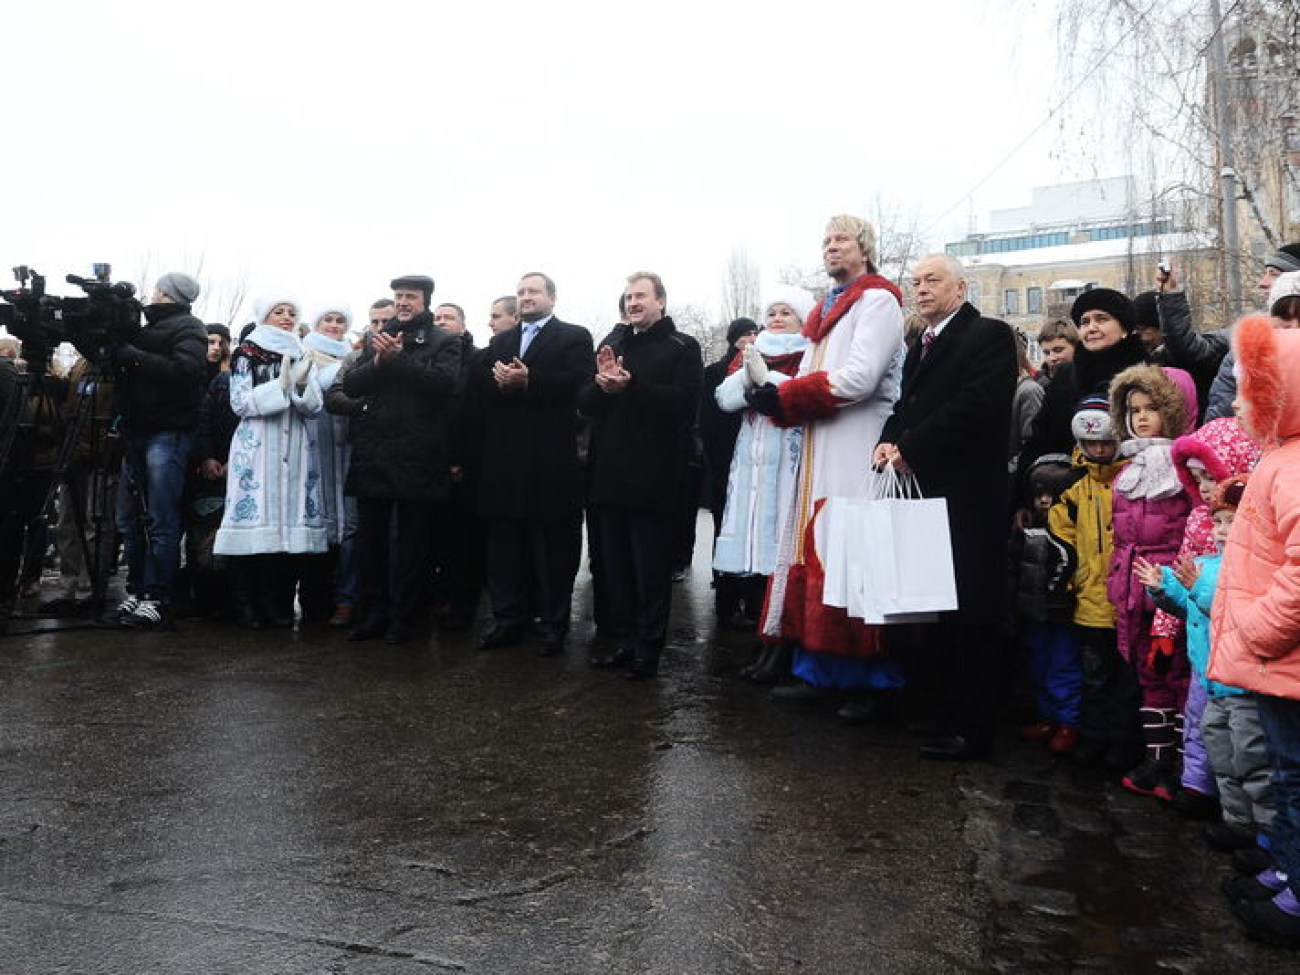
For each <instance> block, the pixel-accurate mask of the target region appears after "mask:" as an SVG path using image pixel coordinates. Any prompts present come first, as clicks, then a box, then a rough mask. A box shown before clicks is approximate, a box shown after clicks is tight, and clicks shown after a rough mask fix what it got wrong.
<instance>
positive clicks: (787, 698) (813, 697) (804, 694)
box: [772, 681, 835, 704]
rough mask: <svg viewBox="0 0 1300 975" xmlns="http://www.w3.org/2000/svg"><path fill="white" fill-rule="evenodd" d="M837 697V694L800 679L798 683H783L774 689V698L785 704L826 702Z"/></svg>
mask: <svg viewBox="0 0 1300 975" xmlns="http://www.w3.org/2000/svg"><path fill="white" fill-rule="evenodd" d="M834 699H835V695H833V694H830V693H828V692H827V691H824V690H822V689H821V688H820V687H813V685H812V684H806V683H804V682H803V681H799V683H797V684H783V685H782V686H781V687H778V688H776V689H775V690H773V691H772V700H773V701H781V702H782V703H784V704H826V703H829V702H830V701H833V700H834Z"/></svg>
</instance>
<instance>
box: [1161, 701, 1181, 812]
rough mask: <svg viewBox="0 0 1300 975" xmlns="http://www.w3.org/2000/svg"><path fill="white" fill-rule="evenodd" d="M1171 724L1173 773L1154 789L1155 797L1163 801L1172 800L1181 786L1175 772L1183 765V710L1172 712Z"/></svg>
mask: <svg viewBox="0 0 1300 975" xmlns="http://www.w3.org/2000/svg"><path fill="white" fill-rule="evenodd" d="M1173 724H1174V743H1175V747H1174V756H1173V767H1174V772H1175V774H1173V775H1170V776H1169V777H1168V778H1167V779H1165V780H1164V781H1163V782H1161V783H1159V784H1158V785H1157V786H1156V789H1155V797H1156V798H1157V799H1160V800H1163V801H1164V802H1173V801H1174V797H1175V796H1177V795H1178V793H1179V791H1180V790H1181V788H1182V782H1181V780H1180V779H1179V777H1178V775H1177V774H1176V773H1177V772H1178V770H1180V769H1181V768H1182V767H1183V712H1181V711H1175V712H1174V720H1173Z"/></svg>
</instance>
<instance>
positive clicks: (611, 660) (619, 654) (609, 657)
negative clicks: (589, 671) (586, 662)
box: [591, 644, 635, 668]
mask: <svg viewBox="0 0 1300 975" xmlns="http://www.w3.org/2000/svg"><path fill="white" fill-rule="evenodd" d="M634 656H635V654H634V653H633V652H632V648H631V647H629V646H627V645H626V644H620V645H619V646H617V647H615V648H614V649H613V650H611V651H610V652H609V653H598V654H593V655H592V658H591V665H592V666H593V667H604V668H609V667H626V666H627V665H628V664H630V663H631V662H632V658H633V657H634Z"/></svg>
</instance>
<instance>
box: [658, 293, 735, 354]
mask: <svg viewBox="0 0 1300 975" xmlns="http://www.w3.org/2000/svg"><path fill="white" fill-rule="evenodd" d="M710 318H711V316H710V315H709V313H708V312H707V311H705V310H704V309H703V308H701V307H700V306H699V305H690V304H687V305H677V306H675V307H674V308H673V309H672V319H673V324H674V325H676V326H677V330H678V331H679V332H683V333H684V334H686V335H689V336H691V337H692V338H693V339H695V341H697V342H699V343H700V354H701V355H702V356H703V357H704V361H705V362H706V363H709V362H713V361H714V360H716V359H717V358H718V357H719V356H721V355H722V353H723V352H725V351H726V350H727V328H726V326H725V325H717V324H713V323H712V322H711V321H710ZM728 321H730V319H728Z"/></svg>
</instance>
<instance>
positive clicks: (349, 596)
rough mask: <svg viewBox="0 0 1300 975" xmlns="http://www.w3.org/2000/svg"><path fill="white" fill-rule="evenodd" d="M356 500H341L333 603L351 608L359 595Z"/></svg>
mask: <svg viewBox="0 0 1300 975" xmlns="http://www.w3.org/2000/svg"><path fill="white" fill-rule="evenodd" d="M360 520H361V518H360V516H359V515H358V514H357V499H356V498H351V497H349V498H344V499H343V539H342V541H341V542H340V544H339V564H338V568H337V569H336V570H335V571H336V573H337V575H336V577H335V578H336V580H337V581H336V582H335V585H334V602H335V603H337V604H338V605H340V606H353V605H355V604H356V602H357V599H358V598H359V597H360V595H361V561H360V559H359V558H358V557H357V525H358V523H359V522H360Z"/></svg>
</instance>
